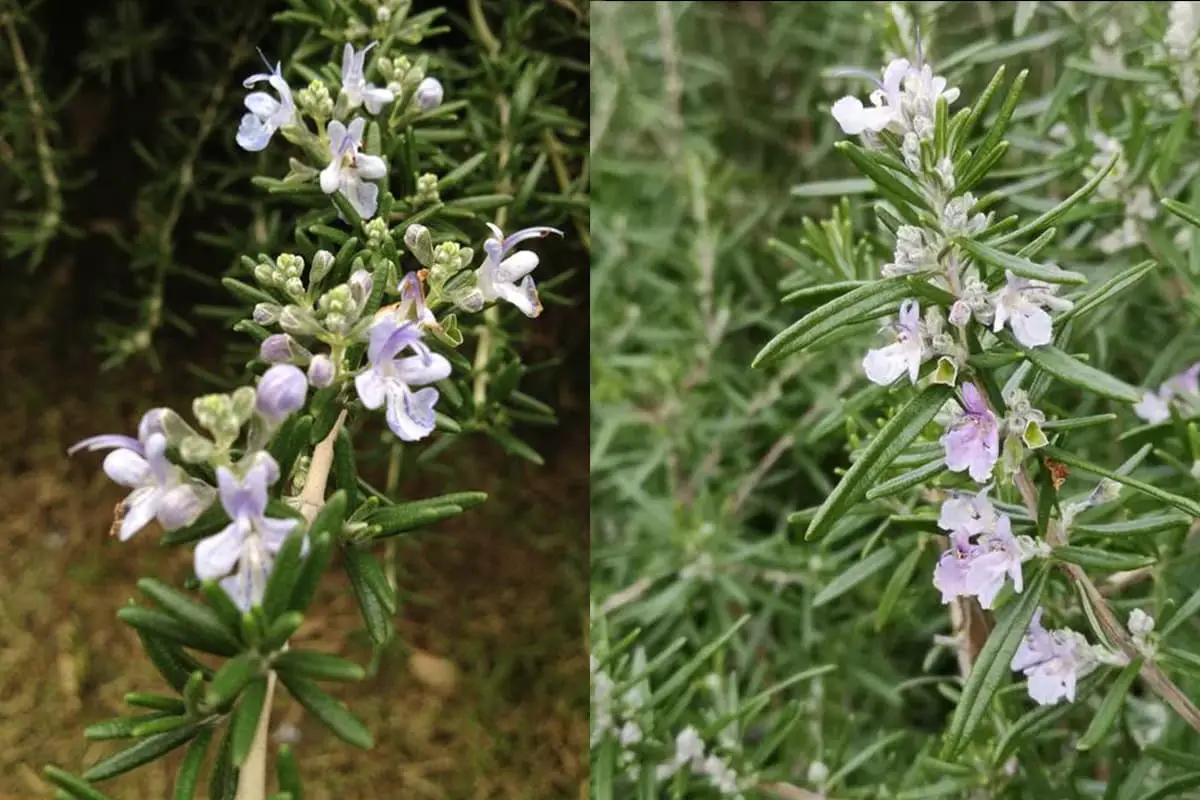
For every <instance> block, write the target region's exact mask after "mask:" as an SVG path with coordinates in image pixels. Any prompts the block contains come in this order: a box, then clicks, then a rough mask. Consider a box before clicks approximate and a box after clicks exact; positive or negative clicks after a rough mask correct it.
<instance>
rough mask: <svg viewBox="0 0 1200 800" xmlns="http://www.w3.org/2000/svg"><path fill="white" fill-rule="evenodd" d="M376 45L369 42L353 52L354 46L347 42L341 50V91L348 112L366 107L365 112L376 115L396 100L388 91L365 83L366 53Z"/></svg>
mask: <svg viewBox="0 0 1200 800" xmlns="http://www.w3.org/2000/svg"><path fill="white" fill-rule="evenodd" d="M376 44H378V42H371V43H370V44H369V45H367V46H366V47H364V48H363V49H362V50H358V51H355V49H354V46H353V45H351V44H350V43H349V42H347V43H346V46H345V48H343V50H342V90H343V91H344V92H345V93H346V100H347V101H348V106H347V107H348V110H350V111H353V110H354V109H356V108H358V107H359V106H366V107H367V111H369V112H370V113H372V114H378V113H379V111H380V110H381V109H382V108H383V107H384V106H385V105H387V104H388V103H390V102H392V101H393V100H395V99H396V96H395V95H394V94H392V93H391V91H390V90H388V89H385V88H383V87H380V86H376V85H375V84H373V83H367V78H366V70H365V69H364V64H365V61H366V58H367V51H368V50H370V49H371V48H372V47H374V46H375V45H376Z"/></svg>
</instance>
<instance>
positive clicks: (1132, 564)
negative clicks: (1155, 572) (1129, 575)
mask: <svg viewBox="0 0 1200 800" xmlns="http://www.w3.org/2000/svg"><path fill="white" fill-rule="evenodd" d="M1052 555H1053V557H1054V558H1056V559H1058V560H1059V561H1066V562H1067V563H1068V564H1078V565H1079V566H1081V567H1086V568H1088V569H1094V570H1099V571H1101V572H1119V571H1121V570H1126V569H1138V568H1140V567H1148V566H1150V565H1151V564H1155V563H1158V557H1157V556H1144V555H1140V554H1138V553H1115V552H1113V551H1111V550H1102V549H1100V548H1098V547H1077V546H1075V545H1063V546H1061V547H1056V548H1054V550H1053V551H1052Z"/></svg>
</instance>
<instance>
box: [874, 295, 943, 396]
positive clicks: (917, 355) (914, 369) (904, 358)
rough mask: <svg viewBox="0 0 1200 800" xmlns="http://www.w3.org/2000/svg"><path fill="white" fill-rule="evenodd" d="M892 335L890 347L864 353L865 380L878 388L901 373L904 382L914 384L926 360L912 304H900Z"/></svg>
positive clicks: (918, 317) (918, 311)
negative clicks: (893, 340)
mask: <svg viewBox="0 0 1200 800" xmlns="http://www.w3.org/2000/svg"><path fill="white" fill-rule="evenodd" d="M894 332H895V336H896V341H895V342H894V343H893V344H889V345H888V346H886V347H880V348H875V349H872V350H869V351H867V355H866V357H864V358H863V361H862V366H863V372H865V373H866V374H867V378H868V379H869V380H870V381H871V382H872V383H876V384H879V385H880V386H888V385H890V384H891V383H893V382H894V381H895V380H896V379H897V378H899V377H900V376H901V375H903V374H904V373H905V372H907V373H908V379H909V380H910V381H911V382H912V383H916V382H917V373H918V372H919V371H920V369H921V362H922V361H924V360H926V359H927V358H929V356H930V352H929V349H928V348H927V347H926V346H925V341H924V337H923V336H922V332H921V309H920V306H919V305H918V304H917V301H916V300H905V301H904V303H903V304H901V306H900V313H899V315H898V316H897V320H896V324H895V326H894Z"/></svg>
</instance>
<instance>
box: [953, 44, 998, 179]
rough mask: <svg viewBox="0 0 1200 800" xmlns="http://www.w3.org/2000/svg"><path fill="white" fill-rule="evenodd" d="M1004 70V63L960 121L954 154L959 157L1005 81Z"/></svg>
mask: <svg viewBox="0 0 1200 800" xmlns="http://www.w3.org/2000/svg"><path fill="white" fill-rule="evenodd" d="M1004 72H1005V68H1004V66H1003V65H1001V66H1000V67H999V68H998V69H997V70H996V73H995V74H994V75H992V79H991V80H990V81H989V82H988V85H987V87H986V88H985V89H984V90H983V93H982V94H980V95H979V97H978V99H976V100H975V104H974V105H973V106H971V110H970V112H969V113H968V114H967V116H966V117H964V118H963V121H962V122H961V123H960V125H959V126H957V127H955V130H954V145H953V150H952V155H954V156H956V157H957V156H958V155H959V154H960V150H961V149H962V145H963V143H964V142H966V140H967V139H968V138H969V137H970V135H971V134H972V133H973V132H974V130H975V125H976V124H977V123H978V122H979V118H980V117H981V116H983V112H984V111H986V110H987V107H988V106H989V105H990V104H991V102H992V97H994V96H995V94H996V90H997V89H999V88H1000V84H1001V83H1003V82H1004Z"/></svg>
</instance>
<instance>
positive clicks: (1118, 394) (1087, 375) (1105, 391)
mask: <svg viewBox="0 0 1200 800" xmlns="http://www.w3.org/2000/svg"><path fill="white" fill-rule="evenodd" d="M1024 352H1025V357H1026V358H1028V359H1029V360H1030V361H1032V362H1033V363H1034V364H1035V365H1036V366H1037V368H1038V369H1040V370H1042V371H1043V372H1045V373H1048V374H1050V375H1053V376H1054V377H1055V378H1058V379H1059V380H1060V381H1062V382H1063V383H1069V384H1071V385H1072V386H1077V387H1079V388H1080V389H1085V390H1087V391H1089V392H1092V393H1093V394H1098V395H1100V396H1101V397H1107V398H1110V399H1112V400H1119V401H1120V402H1122V403H1136V402H1138V401H1139V400H1141V399H1142V392H1141V390H1139V389H1136V388H1134V387H1133V386H1130V385H1129V384H1128V383H1125V381H1122V380H1120V379H1118V378H1114V377H1113V376H1112V375H1109V374H1108V373H1107V372H1101V371H1100V370H1098V369H1096V368H1095V367H1092V366H1088V365H1087V364H1084V363H1083V362H1082V361H1080V360H1078V359H1076V358H1075V357H1073V356H1071V355H1070V354H1068V353H1064V352H1063V351H1062V350H1059V349H1058V348H1057V347H1051V346H1046V347H1031V348H1027V349H1025V351H1024Z"/></svg>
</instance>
